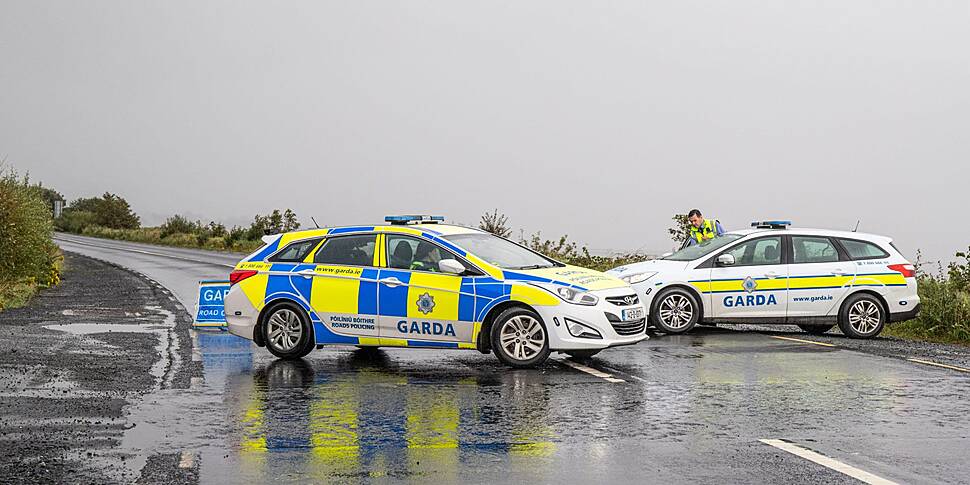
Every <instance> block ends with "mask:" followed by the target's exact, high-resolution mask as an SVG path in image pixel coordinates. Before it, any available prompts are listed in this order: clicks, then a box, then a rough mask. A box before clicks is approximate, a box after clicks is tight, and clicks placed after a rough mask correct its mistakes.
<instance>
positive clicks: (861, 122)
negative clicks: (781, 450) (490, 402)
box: [0, 0, 970, 260]
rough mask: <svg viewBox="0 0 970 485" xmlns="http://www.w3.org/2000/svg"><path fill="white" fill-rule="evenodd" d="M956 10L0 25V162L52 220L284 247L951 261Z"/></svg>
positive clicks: (286, 8)
mask: <svg viewBox="0 0 970 485" xmlns="http://www.w3.org/2000/svg"><path fill="white" fill-rule="evenodd" d="M968 25H970V3H968V2H963V1H952V2H864V1H857V0H849V1H829V2H810V3H800V2H770V1H747V0H745V1H736V2H720V3H714V2H680V1H679V2H672V1H668V2H658V1H645V2H607V3H603V2H577V1H565V2H563V1H555V2H554V1H548V0H544V1H531V2H453V1H452V2H443V1H417V2H285V3H262V2H212V1H205V2H186V1H177V2H164V3H162V2H152V3H148V2H124V1H117V0H113V1H99V2H67V1H54V2H30V1H21V0H5V1H4V2H3V3H2V4H0V60H2V61H3V62H2V66H3V67H2V68H0V86H2V88H3V89H0V158H6V160H7V163H8V164H9V165H10V166H12V167H13V168H15V169H17V170H18V171H20V172H21V173H24V172H29V173H30V176H31V178H32V179H33V180H38V181H42V182H43V183H44V185H46V186H49V187H52V188H54V189H56V190H58V191H60V192H61V193H63V194H64V195H65V197H66V198H67V199H68V200H72V199H74V198H77V197H82V196H95V195H99V194H101V193H103V192H105V191H110V192H113V193H118V194H120V195H122V196H124V197H125V198H127V200H128V201H129V202H131V204H132V206H133V208H134V210H135V211H136V212H137V213H138V214H139V215H140V216H141V217H142V221H143V223H144V224H146V225H155V224H159V223H161V222H162V221H163V220H164V219H165V217H167V216H170V215H172V214H176V213H180V214H186V215H188V216H189V217H191V218H193V219H196V218H198V219H202V220H203V221H208V220H210V219H215V220H219V221H223V222H225V223H227V224H230V225H232V224H240V225H242V224H248V223H249V222H250V221H251V220H252V217H253V216H254V215H255V214H257V213H266V212H269V211H271V210H272V209H274V208H281V209H282V208H292V209H293V210H294V211H296V213H297V214H298V215H299V216H300V217H301V220H302V221H303V223H304V225H308V224H311V223H310V216H313V217H314V218H316V220H317V221H319V222H320V223H321V224H354V223H365V222H379V221H381V220H382V219H383V216H384V215H385V214H389V213H412V212H417V213H435V214H444V215H446V216H448V218H449V219H450V220H452V221H456V222H461V223H466V224H476V223H477V221H478V219H479V217H480V216H481V214H482V213H483V212H486V211H491V210H492V209H496V208H497V209H499V211H500V212H503V213H505V214H507V215H508V216H509V219H510V223H511V226H512V227H513V228H514V230H515V234H516V235H518V234H519V230H520V229H521V230H523V231H524V232H525V233H526V234H530V233H532V232H535V231H542V234H543V235H544V236H547V237H550V238H551V237H558V236H559V235H562V234H568V235H569V236H570V238H571V239H573V240H576V241H578V242H580V243H582V244H586V245H588V246H589V247H590V248H591V249H593V250H594V251H598V252H603V251H610V250H624V251H626V250H634V249H639V250H642V251H645V252H650V253H659V252H663V251H666V250H668V249H670V247H671V246H672V245H673V243H672V242H671V241H670V239H669V237H668V234H667V227H669V226H670V217H671V216H672V215H673V214H675V213H678V212H681V213H682V212H686V211H687V210H688V209H691V208H694V207H696V208H699V209H701V210H702V211H703V212H705V214H708V215H712V216H716V217H717V218H718V219H720V220H721V222H722V223H724V225H725V226H726V227H727V228H729V229H731V228H742V227H746V226H747V225H748V224H749V223H750V221H752V220H756V219H763V218H784V219H792V220H794V221H795V224H796V225H798V226H811V227H825V228H835V229H851V228H852V227H853V226H855V225H856V222H857V221H860V222H859V228H860V231H863V232H873V233H879V234H885V235H888V236H891V237H893V238H894V239H895V240H896V242H897V245H898V246H899V247H900V249H901V250H902V251H903V253H904V254H905V255H906V256H908V257H910V258H914V257H915V251H916V249H917V248H920V249H922V251H923V255H924V257H925V259H928V260H936V259H943V260H949V259H951V258H952V255H953V253H954V252H955V251H960V250H966V249H967V247H968V245H970V223H967V222H966V220H967V216H966V209H967V205H968V204H967V202H968V200H970V197H968V195H967V188H966V183H967V179H968V177H967V176H968V173H970V170H968V169H967V168H966V164H967V162H968V161H970V136H968V135H967V131H968V128H970V114H968V113H970V90H968V89H967V86H970V49H968V48H967V46H968V45H970V29H968V28H967V26H968Z"/></svg>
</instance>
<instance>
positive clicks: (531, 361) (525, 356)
mask: <svg viewBox="0 0 970 485" xmlns="http://www.w3.org/2000/svg"><path fill="white" fill-rule="evenodd" d="M491 338H492V349H493V350H494V351H495V356H496V357H498V360H499V361H501V362H502V363H503V364H505V365H507V366H509V367H518V368H526V367H535V366H537V365H539V364H541V363H543V362H545V361H546V359H547V358H548V357H549V334H547V333H546V327H545V326H543V324H542V321H541V320H540V318H539V315H537V314H536V313H535V312H533V311H531V310H528V309H526V308H521V307H512V308H507V309H505V310H504V311H502V313H499V315H498V317H496V318H495V323H493V324H492V335H491Z"/></svg>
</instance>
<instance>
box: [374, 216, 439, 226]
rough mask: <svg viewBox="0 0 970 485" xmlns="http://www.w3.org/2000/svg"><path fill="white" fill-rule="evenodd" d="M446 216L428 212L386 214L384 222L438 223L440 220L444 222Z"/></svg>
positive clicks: (394, 223) (401, 223)
mask: <svg viewBox="0 0 970 485" xmlns="http://www.w3.org/2000/svg"><path fill="white" fill-rule="evenodd" d="M444 221H445V216H432V215H427V214H420V215H419V214H411V215H403V216H386V217H385V218H384V222H389V223H391V224H393V225H403V224H419V223H424V224H437V223H439V222H444Z"/></svg>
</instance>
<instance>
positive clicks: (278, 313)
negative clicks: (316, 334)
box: [263, 303, 315, 359]
mask: <svg viewBox="0 0 970 485" xmlns="http://www.w3.org/2000/svg"><path fill="white" fill-rule="evenodd" d="M263 322H264V323H263V331H264V332H265V334H264V335H265V337H266V348H267V349H268V350H269V351H270V353H272V354H273V355H275V356H277V357H279V358H281V359H299V358H302V357H304V356H305V355H307V354H309V353H310V351H312V350H313V348H314V346H315V345H314V338H313V327H311V326H310V318H309V317H308V316H307V314H306V312H304V311H303V309H302V308H300V307H298V306H296V305H293V304H291V303H280V304H277V305H276V306H274V307H273V308H272V309H270V311H269V312H267V313H266V317H265V318H264V320H263Z"/></svg>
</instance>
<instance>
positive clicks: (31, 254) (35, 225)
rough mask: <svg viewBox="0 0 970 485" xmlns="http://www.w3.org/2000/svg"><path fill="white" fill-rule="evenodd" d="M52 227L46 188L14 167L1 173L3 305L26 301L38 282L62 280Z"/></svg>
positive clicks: (0, 280)
mask: <svg viewBox="0 0 970 485" xmlns="http://www.w3.org/2000/svg"><path fill="white" fill-rule="evenodd" d="M0 169H3V167H0ZM52 231H53V225H52V222H51V213H50V210H49V209H48V208H47V205H46V203H45V201H44V198H43V194H42V192H41V191H40V190H38V189H37V187H32V186H30V185H29V183H28V180H27V178H26V177H25V178H23V179H20V178H19V177H18V176H17V174H16V173H15V172H14V171H13V170H8V171H5V172H3V173H2V174H0V309H2V308H4V307H9V306H11V304H13V305H20V304H23V303H24V302H26V300H27V299H28V298H29V297H30V296H31V295H32V294H33V293H34V291H36V288H37V286H38V285H40V286H49V285H54V284H57V282H58V281H59V280H60V271H59V268H60V261H61V257H60V252H59V251H58V249H57V246H56V245H54V242H53V240H52V239H51V235H52Z"/></svg>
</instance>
